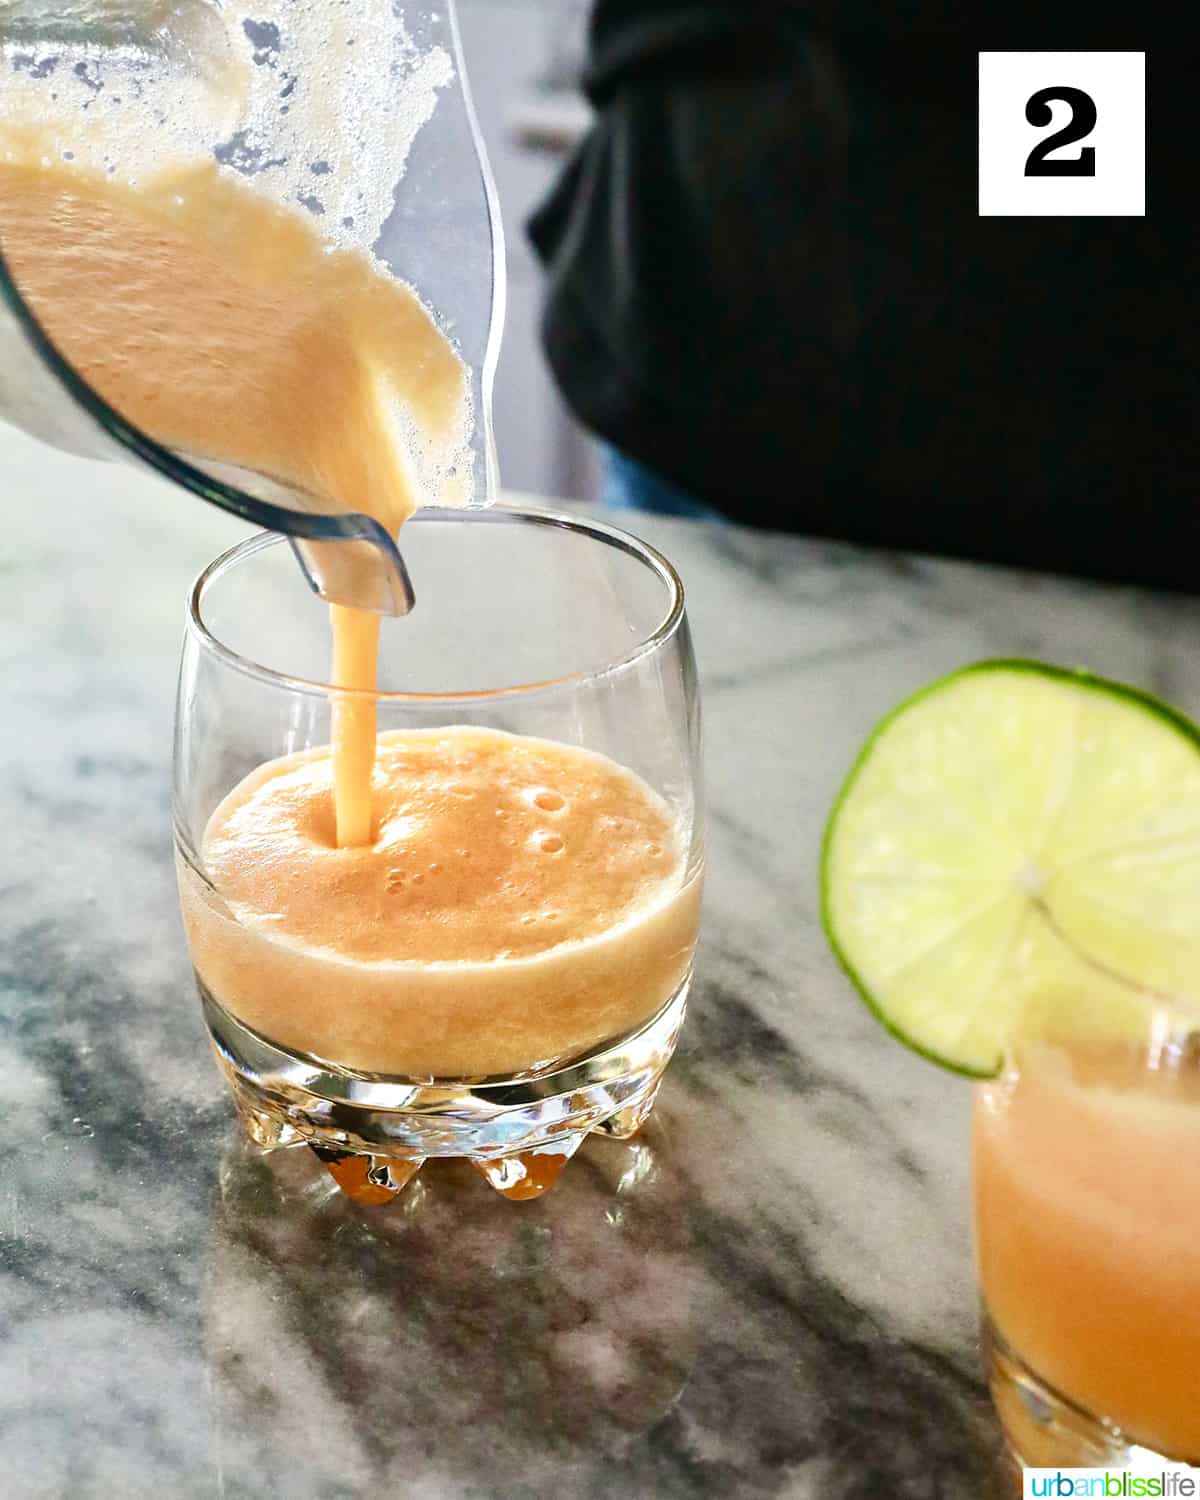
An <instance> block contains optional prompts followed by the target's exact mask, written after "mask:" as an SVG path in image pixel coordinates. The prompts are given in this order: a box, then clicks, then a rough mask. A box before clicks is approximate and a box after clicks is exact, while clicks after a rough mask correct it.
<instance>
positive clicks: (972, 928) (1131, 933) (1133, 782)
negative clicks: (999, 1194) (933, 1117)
mask: <svg viewBox="0 0 1200 1500" xmlns="http://www.w3.org/2000/svg"><path fill="white" fill-rule="evenodd" d="M989 677H990V679H991V680H990V681H988V680H986V679H988V678H989ZM964 689H965V690H966V691H964ZM955 694H957V695H958V697H959V699H960V702H959V703H958V704H957V705H956V704H955V703H954V701H953V695H955ZM1005 695H1007V698H1005ZM939 699H942V700H943V702H942V703H939V702H938V700H939ZM1004 702H1007V704H1008V709H1009V711H1008V712H1007V713H1001V712H1000V708H1001V706H1002V705H1003V703H1004ZM968 711H969V712H968ZM964 713H967V716H968V721H967V722H962V717H963V714H964ZM997 715H999V716H998V717H997ZM989 727H990V728H991V729H992V730H993V731H994V733H993V734H991V735H990V736H989V735H988V734H987V730H988V728H989ZM1035 730H1036V732H1034V731H1035ZM947 763H949V764H950V769H949V770H947ZM1031 789H1032V795H1031V794H1030V791H1031ZM956 799H959V800H962V801H963V802H964V803H965V810H963V811H962V812H961V813H960V812H959V811H958V810H956V808H955V806H954V803H955V801H956ZM1105 813H1107V822H1106V821H1105V817H1104V816H1103V815H1104V814H1105ZM1097 814H1101V815H1102V816H1101V817H1100V823H1099V825H1097V823H1096V815H1097ZM889 819H892V820H894V823H893V826H892V827H891V829H890V830H889V827H888V820H889ZM855 824H857V826H852V825H855ZM1128 829H1132V830H1134V833H1133V836H1132V837H1125V836H1124V835H1125V831H1126V830H1128ZM864 830H865V834H864ZM892 834H895V837H894V838H893V837H892V836H891V835H892ZM1118 834H1120V836H1119V837H1118ZM866 835H869V837H867V836H866ZM856 838H857V839H858V843H857V844H856V846H855V847H856V850H857V857H856V858H855V859H853V860H849V861H848V860H847V857H846V845H847V843H848V842H853V841H854V840H855V839H856ZM1114 839H1115V841H1116V842H1115V843H1114ZM1089 840H1090V842H1091V844H1092V845H1094V848H1089V847H1087V845H1088V841H1089ZM864 843H865V844H866V845H867V846H868V847H870V848H871V849H872V850H875V849H878V850H879V851H881V854H880V856H879V858H878V861H877V864H878V868H876V869H874V870H871V869H868V868H866V867H865V865H864V861H863V859H862V857H861V850H862V846H863V844H864ZM1053 846H1061V847H1062V848H1063V849H1065V850H1066V857H1064V858H1063V859H1062V860H1058V861H1056V860H1055V859H1047V857H1046V851H1047V849H1048V848H1050V847H1053ZM1022 849H1027V850H1028V852H1029V855H1030V857H1029V858H1027V859H1026V858H1023V857H1022V854H1021V851H1022ZM947 852H949V853H950V854H951V855H952V858H949V859H948V858H947V857H946V856H947ZM873 857H874V856H873ZM989 861H991V865H990V866H989ZM1139 861H1140V862H1141V865H1142V868H1141V870H1140V872H1139V868H1138V864H1139ZM956 862H957V863H956ZM1089 865H1090V868H1087V869H1086V870H1085V868H1084V867H1086V866H1089ZM872 882H875V885H876V887H877V889H875V890H874V892H872V890H871V889H870V887H871V883H872ZM889 883H890V884H891V886H893V887H894V889H890V890H889ZM925 887H927V888H925ZM820 897H821V914H822V921H823V924H824V929H825V933H826V936H827V938H828V940H829V943H830V946H831V948H832V951H833V953H834V955H835V957H836V958H837V960H838V962H839V963H840V965H841V967H842V968H843V969H844V971H845V973H846V974H847V976H848V978H849V979H850V981H851V983H852V984H853V985H854V987H855V989H856V990H857V991H858V993H859V995H860V996H861V997H862V999H863V1001H864V1003H865V1004H866V1005H867V1007H868V1008H869V1009H870V1010H871V1012H872V1013H873V1014H874V1016H875V1017H876V1019H877V1020H878V1021H879V1022H880V1024H881V1025H883V1026H884V1027H885V1029H886V1030H888V1031H889V1032H891V1034H892V1035H893V1036H895V1037H896V1038H897V1039H898V1040H900V1041H901V1042H903V1043H904V1044H905V1046H907V1047H909V1048H911V1049H912V1050H913V1051H915V1052H917V1053H919V1054H920V1055H921V1056H923V1057H925V1058H927V1059H928V1060H929V1061H931V1062H934V1063H937V1064H938V1065H939V1066H941V1067H943V1068H947V1069H949V1070H951V1071H953V1072H956V1073H960V1074H963V1075H965V1076H967V1077H973V1078H987V1077H993V1076H995V1075H996V1073H998V1072H999V1071H1000V1069H1001V1068H1002V1067H1003V1065H1004V1061H1005V1056H1006V1053H1007V1051H1008V1050H1009V1048H1010V1046H1011V1045H1012V1043H1013V1040H1014V1032H1016V1031H1018V1030H1019V1029H1020V1028H1021V1027H1022V1026H1023V1025H1024V1026H1031V1025H1034V1024H1036V1025H1038V1026H1039V1027H1042V1028H1046V1029H1054V1028H1055V1027H1057V1026H1059V1025H1060V1024H1061V1022H1062V1017H1063V1015H1064V1014H1065V1012H1066V1011H1068V1010H1073V1012H1074V1014H1073V1017H1072V1025H1074V1026H1076V1027H1082V1028H1084V1029H1086V1028H1087V1027H1089V1026H1090V1027H1092V1028H1093V1029H1094V1030H1095V1031H1096V1032H1097V1033H1101V1034H1107V1035H1110V1036H1111V1035H1112V1034H1114V1033H1116V1032H1123V1033H1130V1032H1132V1031H1133V1030H1135V1029H1140V1028H1143V1027H1144V1025H1145V1020H1146V1015H1147V997H1148V996H1152V995H1155V994H1159V998H1162V996H1161V993H1159V992H1173V991H1181V992H1183V993H1195V989H1196V985H1195V982H1194V976H1195V975H1196V974H1197V973H1200V945H1198V944H1197V942H1196V940H1194V939H1192V938H1191V935H1190V931H1189V926H1190V922H1189V919H1190V916H1191V914H1192V913H1195V915H1196V919H1197V920H1196V926H1197V928H1198V929H1200V728H1198V727H1197V726H1196V725H1195V724H1193V723H1192V721H1191V720H1190V719H1188V718H1187V717H1185V716H1184V715H1183V714H1182V713H1180V712H1179V711H1178V710H1176V709H1174V708H1172V707H1170V706H1169V705H1168V704H1165V703H1163V702H1161V701H1160V700H1158V699H1157V698H1155V697H1153V696H1152V695H1151V694H1149V693H1146V692H1144V691H1142V690H1141V689H1139V688H1136V687H1132V686H1130V685H1129V684H1126V683H1121V682H1114V681H1110V680H1108V679H1106V678H1103V677H1099V676H1096V675H1094V674H1092V673H1090V672H1087V671H1082V670H1071V669H1068V668H1063V667H1059V666H1053V665H1049V664H1046V663H1042V662H1037V661H1031V660H1022V659H1009V658H1002V659H994V660H987V661H982V662H978V663H975V664H973V665H971V666H968V667H965V668H963V669H961V670H960V671H957V672H954V673H952V674H950V675H949V676H947V677H943V678H941V679H939V680H938V681H936V682H934V683H931V684H929V685H927V686H926V687H924V688H922V689H921V690H920V691H919V692H917V693H915V694H913V695H912V696H911V697H909V698H907V699H906V700H905V701H904V702H902V703H900V704H899V705H898V706H897V707H896V708H894V709H893V710H892V711H891V712H890V713H889V714H887V715H886V716H885V717H884V719H882V720H881V721H880V723H879V724H878V725H877V726H876V728H875V729H874V731H873V732H872V734H871V735H870V737H869V738H868V739H867V741H866V743H865V744H864V745H863V747H862V749H861V750H860V751H859V753H858V755H857V757H856V758H855V761H854V763H853V765H852V767H851V769H850V772H849V774H848V775H847V777H846V780H845V782H844V783H843V786H842V788H841V790H840V792H839V794H838V796H837V798H836V800H835V802H834V806H833V809H832V811H831V813H830V816H829V819H828V822H827V824H826V828H825V834H824V839H823V842H822V849H821V890H820ZM1164 912H1166V913H1168V914H1169V917H1170V923H1169V924H1168V925H1167V926H1166V927H1164V926H1163V920H1162V914H1163V913H1164ZM955 924H957V925H955ZM939 947H940V950H941V951H940V953H939ZM889 961H890V962H892V964H893V967H892V969H891V970H890V971H889V970H888V968H887V964H888V962H889ZM923 964H924V965H925V967H926V968H927V969H928V968H932V971H933V977H932V981H931V982H930V983H929V984H928V986H927V989H928V993H925V987H924V985H923V980H922V973H923V970H922V965H923ZM906 967H907V968H909V969H910V971H911V972H910V974H909V975H908V977H907V978H906V976H905V969H906ZM906 985H907V989H905V986H906ZM964 994H965V995H966V996H967V998H966V999H964ZM1080 996H1084V997H1086V1002H1087V1003H1086V1004H1085V1005H1080V1003H1079V997H1080Z"/></svg>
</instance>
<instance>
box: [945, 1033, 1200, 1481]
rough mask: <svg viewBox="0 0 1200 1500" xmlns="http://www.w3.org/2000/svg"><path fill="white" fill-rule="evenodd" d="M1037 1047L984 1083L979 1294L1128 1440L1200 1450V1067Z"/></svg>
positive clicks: (979, 1128)
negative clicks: (1014, 1067) (1002, 1075)
mask: <svg viewBox="0 0 1200 1500" xmlns="http://www.w3.org/2000/svg"><path fill="white" fill-rule="evenodd" d="M1149 1062H1150V1060H1149V1058H1148V1057H1147V1056H1145V1055H1139V1054H1137V1053H1136V1052H1135V1051H1134V1050H1133V1049H1130V1050H1129V1051H1123V1050H1121V1049H1120V1048H1119V1047H1116V1048H1114V1049H1113V1050H1112V1051H1111V1052H1098V1051H1091V1052H1084V1053H1080V1054H1076V1055H1072V1054H1069V1053H1067V1052H1065V1051H1060V1050H1057V1049H1049V1048H1046V1049H1039V1050H1038V1051H1036V1052H1031V1053H1030V1055H1029V1056H1028V1058H1027V1059H1026V1060H1025V1061H1024V1062H1023V1065H1022V1067H1021V1069H1020V1071H1019V1072H1016V1073H1014V1074H1012V1075H1011V1076H1009V1077H1008V1078H1006V1079H1003V1080H1001V1081H999V1082H997V1083H994V1084H986V1085H983V1086H981V1087H980V1089H979V1091H978V1095H977V1098H976V1106H975V1124H974V1187H975V1221H976V1243H977V1249H978V1256H979V1271H980V1278H981V1281H982V1285H983V1293H984V1300H985V1302H986V1304H987V1308H988V1311H989V1313H990V1315H991V1317H992V1319H993V1321H994V1322H995V1324H996V1326H997V1327H998V1329H999V1330H1000V1333H1001V1334H1002V1336H1003V1337H1004V1339H1005V1340H1006V1341H1007V1342H1008V1343H1009V1344H1010V1345H1011V1346H1012V1347H1013V1348H1014V1349H1016V1350H1019V1351H1020V1354H1021V1357H1022V1358H1023V1359H1025V1360H1026V1361H1028V1363H1029V1365H1030V1366H1031V1367H1032V1368H1033V1370H1034V1371H1035V1372H1036V1373H1037V1374H1038V1375H1040V1376H1041V1377H1042V1378H1043V1379H1045V1380H1046V1381H1048V1382H1049V1383H1050V1384H1051V1385H1052V1386H1053V1387H1055V1388H1056V1389H1057V1390H1058V1391H1059V1392H1060V1394H1062V1395H1065V1396H1067V1397H1069V1398H1070V1399H1071V1400H1073V1401H1074V1402H1076V1403H1077V1404H1078V1405H1079V1406H1081V1407H1083V1408H1084V1409H1085V1410H1087V1411H1089V1412H1092V1413H1095V1414H1096V1415H1098V1416H1103V1417H1107V1418H1109V1419H1111V1420H1113V1421H1115V1422H1116V1423H1118V1424H1119V1425H1120V1427H1121V1428H1122V1429H1123V1430H1124V1432H1125V1433H1126V1434H1127V1436H1128V1437H1129V1439H1130V1440H1131V1441H1133V1442H1138V1443H1141V1444H1142V1445H1144V1446H1147V1447H1150V1448H1152V1449H1153V1450H1155V1451H1156V1452H1161V1453H1166V1454H1169V1455H1172V1456H1174V1457H1178V1458H1181V1459H1190V1460H1192V1461H1193V1462H1195V1461H1197V1460H1200V1374H1198V1372H1200V1069H1198V1068H1196V1067H1195V1066H1189V1065H1187V1064H1186V1063H1184V1064H1183V1065H1182V1066H1173V1067H1167V1066H1160V1067H1158V1068H1154V1067H1151V1066H1150V1065H1149Z"/></svg>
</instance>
